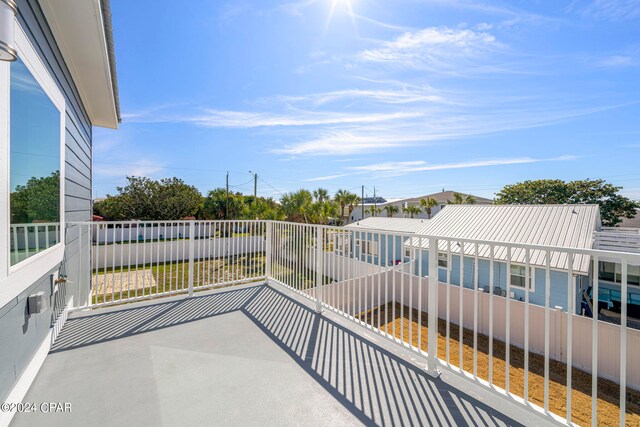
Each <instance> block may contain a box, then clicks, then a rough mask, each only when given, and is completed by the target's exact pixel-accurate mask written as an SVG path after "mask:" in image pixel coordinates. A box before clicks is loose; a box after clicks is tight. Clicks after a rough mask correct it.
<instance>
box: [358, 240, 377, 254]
mask: <svg viewBox="0 0 640 427" xmlns="http://www.w3.org/2000/svg"><path fill="white" fill-rule="evenodd" d="M361 247H362V252H363V253H364V254H366V255H375V256H377V255H378V242H370V241H368V240H363V241H362V245H361Z"/></svg>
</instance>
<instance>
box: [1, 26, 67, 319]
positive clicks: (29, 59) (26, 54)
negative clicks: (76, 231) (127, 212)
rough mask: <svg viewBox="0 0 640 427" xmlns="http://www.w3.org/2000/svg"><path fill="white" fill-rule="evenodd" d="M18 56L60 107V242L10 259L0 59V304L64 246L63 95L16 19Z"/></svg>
mask: <svg viewBox="0 0 640 427" xmlns="http://www.w3.org/2000/svg"><path fill="white" fill-rule="evenodd" d="M15 26H16V32H15V33H16V36H15V37H16V38H15V44H16V50H17V51H18V57H19V58H20V59H21V60H22V62H24V64H25V66H26V67H27V69H28V70H29V71H30V72H31V74H32V75H33V77H34V78H35V79H36V81H37V82H38V84H39V85H40V87H41V88H42V90H43V91H44V92H45V93H46V94H47V96H48V97H49V99H50V100H51V102H52V103H53V104H54V105H55V107H56V108H57V109H58V110H59V111H60V242H58V243H57V244H55V245H53V246H52V247H50V248H47V249H45V250H43V251H41V252H39V253H37V254H35V255H33V256H31V257H29V258H27V259H25V260H23V261H21V262H19V263H17V264H16V265H13V266H12V265H11V263H10V256H11V253H10V252H11V251H10V246H9V244H10V241H9V226H10V220H9V218H10V207H9V200H10V184H9V178H10V173H11V172H10V164H9V160H10V158H11V155H10V147H9V143H10V135H11V134H10V129H9V126H10V113H11V112H10V111H9V110H10V105H11V104H10V99H9V97H10V89H11V88H10V69H11V68H10V67H11V64H10V63H9V62H0V307H2V306H4V305H5V304H6V303H8V302H9V301H10V300H12V299H13V298H15V297H16V296H17V295H19V294H21V293H22V292H23V291H24V290H26V289H27V288H29V287H30V286H32V285H33V284H34V283H35V282H36V281H37V280H39V279H41V278H42V277H44V276H45V275H47V274H48V273H49V272H50V271H51V270H53V269H54V268H56V267H57V266H58V265H59V264H60V263H61V262H62V259H63V257H64V248H65V200H64V195H65V177H66V171H65V133H66V128H65V115H66V103H65V99H64V96H63V94H62V92H61V91H60V89H59V88H58V86H57V85H56V83H55V80H54V79H53V77H52V76H51V75H50V74H49V72H48V70H47V68H46V67H45V65H44V63H43V62H42V60H41V59H40V57H39V56H38V54H37V53H36V50H35V49H34V47H33V45H32V44H31V42H30V41H29V38H28V37H27V35H26V33H25V31H24V30H23V29H22V27H21V26H20V24H19V23H18V22H17V20H16V21H15Z"/></svg>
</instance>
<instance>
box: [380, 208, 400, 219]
mask: <svg viewBox="0 0 640 427" xmlns="http://www.w3.org/2000/svg"><path fill="white" fill-rule="evenodd" d="M384 211H385V212H386V213H387V216H388V217H389V218H391V217H393V216H394V215H395V214H397V213H398V212H400V208H399V207H397V206H395V205H387V206H385V207H384Z"/></svg>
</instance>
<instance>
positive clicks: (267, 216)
mask: <svg viewBox="0 0 640 427" xmlns="http://www.w3.org/2000/svg"><path fill="white" fill-rule="evenodd" d="M246 199H251V200H252V203H246V200H245V204H244V211H243V214H242V216H241V217H242V219H262V220H272V221H283V220H284V219H285V215H284V212H283V211H282V207H281V206H280V205H279V204H278V203H276V202H275V200H273V199H272V198H264V197H258V198H257V199H256V200H255V201H254V200H253V196H247V197H246Z"/></svg>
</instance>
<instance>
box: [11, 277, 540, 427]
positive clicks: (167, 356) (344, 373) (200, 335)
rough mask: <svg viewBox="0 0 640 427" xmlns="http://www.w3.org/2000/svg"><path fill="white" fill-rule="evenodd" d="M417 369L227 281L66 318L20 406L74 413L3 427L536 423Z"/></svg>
mask: <svg viewBox="0 0 640 427" xmlns="http://www.w3.org/2000/svg"><path fill="white" fill-rule="evenodd" d="M424 363H425V362H424V360H423V359H422V358H421V357H420V356H417V355H415V354H412V353H409V352H408V351H405V350H403V349H402V348H400V347H398V346H396V345H395V344H393V343H391V342H389V341H387V340H386V339H384V338H382V337H380V336H377V335H375V334H374V333H372V332H369V331H367V330H366V329H365V328H361V327H359V326H357V325H353V324H351V323H348V320H346V319H342V318H340V317H339V316H337V315H335V314H332V313H323V315H318V314H317V313H316V312H315V311H314V310H313V307H312V305H311V304H310V303H309V302H308V301H306V300H305V299H303V298H302V297H299V296H297V295H295V294H292V293H290V292H289V291H286V290H284V289H281V288H280V287H277V286H276V287H273V286H266V285H253V286H243V287H234V288H228V289H224V290H219V291H215V292H212V293H208V294H206V295H203V294H197V296H196V297H194V298H191V299H184V298H180V299H172V300H167V299H164V300H156V301H150V302H145V303H138V304H136V305H132V304H130V305H127V306H122V307H117V308H110V309H101V310H95V311H92V312H84V313H75V314H73V315H72V316H71V317H70V318H69V320H68V321H67V324H66V326H65V327H64V329H63V331H62V332H61V335H60V336H59V338H58V340H57V341H56V343H55V345H54V347H53V348H52V350H51V353H50V354H49V355H48V356H47V358H46V360H45V362H44V365H43V366H42V369H41V370H40V372H39V373H38V376H37V377H36V379H35V381H34V383H33V385H32V386H31V388H30V390H29V392H28V393H27V395H26V397H25V399H24V400H23V402H37V403H41V402H70V403H71V404H72V412H71V413H61V414H43V413H23V414H17V415H16V416H15V417H14V419H13V422H12V424H11V425H12V426H15V427H18V426H32V425H47V426H57V425H65V426H87V425H91V426H101V425H118V426H133V425H136V426H137V425H148V426H156V425H166V426H184V425H219V424H228V425H358V424H365V425H443V426H457V425H482V426H493V425H510V426H511V425H522V424H535V425H540V424H541V419H539V418H538V417H536V416H534V415H533V414H532V413H531V412H529V411H526V410H523V409H522V408H519V407H518V406H516V405H515V404H512V403H510V402H507V401H506V400H500V402H503V403H501V404H500V405H499V406H498V405H495V402H497V398H496V397H495V396H493V395H492V393H490V392H488V391H484V390H482V389H480V388H479V387H478V386H476V385H475V384H471V385H470V386H468V383H469V382H468V381H465V380H464V379H462V378H459V377H457V376H455V375H454V374H449V375H447V374H444V375H443V376H442V377H440V378H438V379H433V378H431V377H429V376H428V375H427V374H426V373H425V372H424V370H422V369H421V368H420V366H424ZM463 390H464V391H463ZM496 407H498V408H499V409H500V412H498V411H497V410H496V409H495V408H496ZM534 417H535V418H534ZM40 423H42V424H40Z"/></svg>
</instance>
